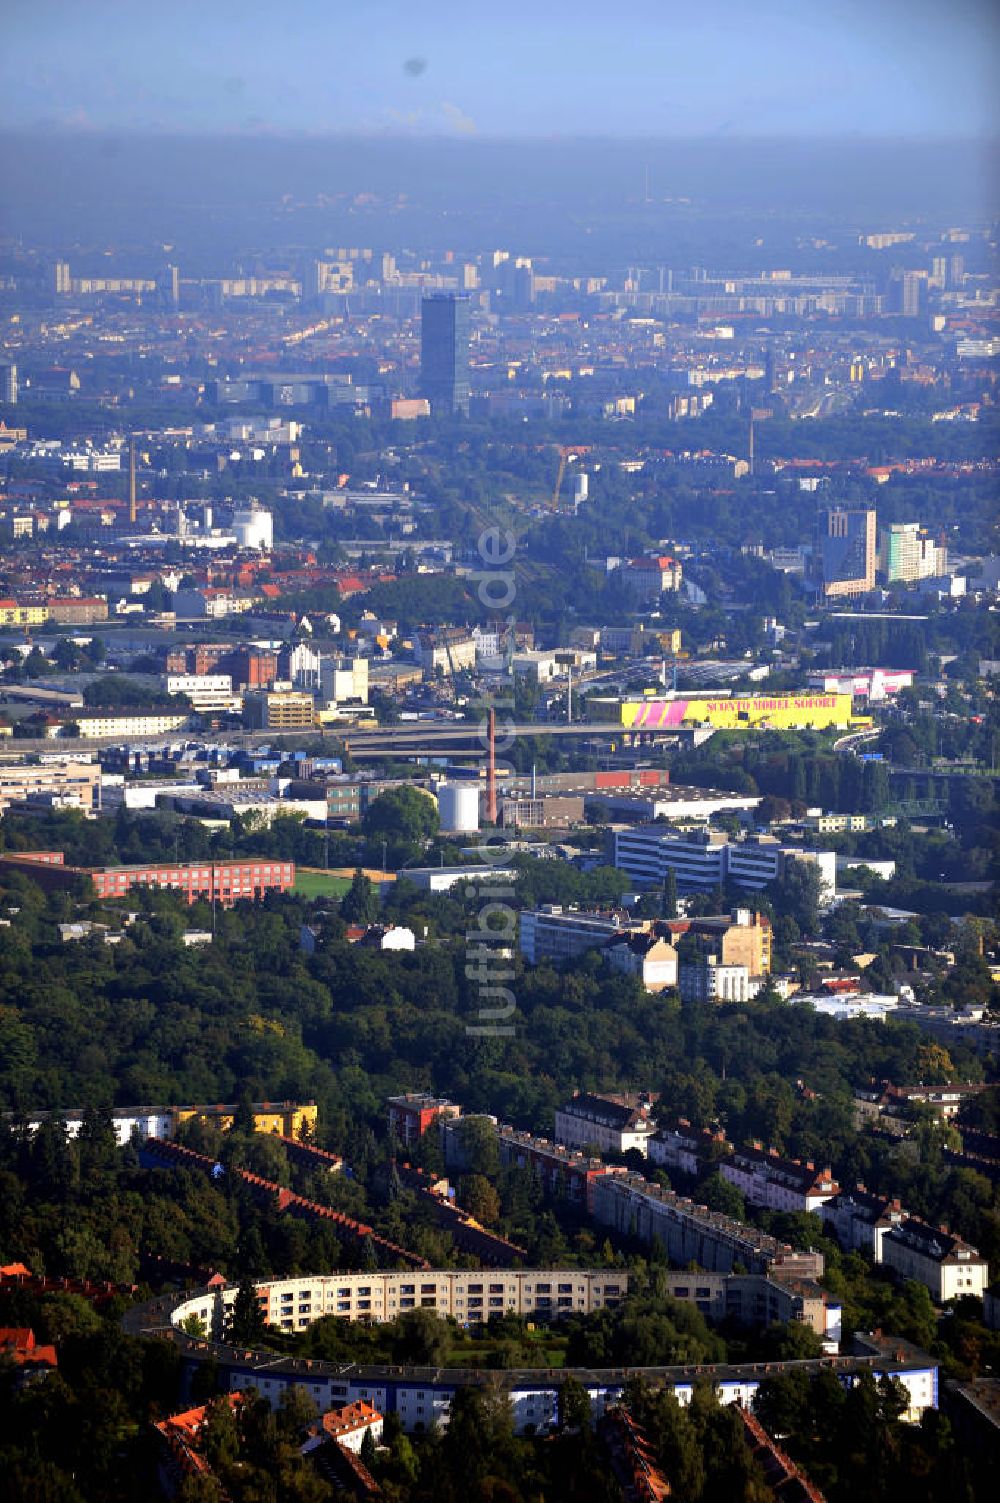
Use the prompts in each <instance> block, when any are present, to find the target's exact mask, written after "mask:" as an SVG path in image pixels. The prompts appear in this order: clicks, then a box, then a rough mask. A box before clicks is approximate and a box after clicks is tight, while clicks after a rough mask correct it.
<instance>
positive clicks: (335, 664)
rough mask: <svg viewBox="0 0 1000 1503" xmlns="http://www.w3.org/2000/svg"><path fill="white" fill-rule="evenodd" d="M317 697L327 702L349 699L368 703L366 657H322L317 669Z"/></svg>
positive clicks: (334, 702)
mask: <svg viewBox="0 0 1000 1503" xmlns="http://www.w3.org/2000/svg"><path fill="white" fill-rule="evenodd" d="M318 688H319V697H320V699H321V700H323V701H324V702H325V703H327V704H341V703H343V702H344V701H345V700H351V701H354V702H356V703H358V704H363V705H366V704H367V703H368V659H367V658H323V659H322V660H321V662H320V670H319V685H318Z"/></svg>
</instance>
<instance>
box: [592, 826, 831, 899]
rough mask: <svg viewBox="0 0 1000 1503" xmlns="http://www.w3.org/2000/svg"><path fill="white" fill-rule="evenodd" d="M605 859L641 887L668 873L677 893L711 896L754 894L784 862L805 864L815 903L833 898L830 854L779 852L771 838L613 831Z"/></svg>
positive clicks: (714, 832)
mask: <svg viewBox="0 0 1000 1503" xmlns="http://www.w3.org/2000/svg"><path fill="white" fill-rule="evenodd" d="M754 802H756V801H754ZM667 808H668V809H669V806H667ZM611 859H612V864H613V865H614V866H616V867H618V868H619V869H620V870H621V871H624V872H627V873H628V875H629V876H630V877H631V878H632V879H633V880H634V881H635V882H637V883H641V884H643V885H646V886H659V885H660V884H661V883H662V882H663V879H664V877H665V876H666V874H667V872H668V871H673V872H674V874H675V876H676V878H677V886H678V888H679V889H680V890H681V891H682V892H712V891H714V889H715V888H717V887H723V886H724V885H725V883H726V882H733V883H735V884H736V885H737V886H739V887H743V888H746V889H747V890H748V891H750V892H759V891H760V889H761V888H764V887H766V886H767V885H768V883H769V882H773V881H774V880H775V879H776V878H777V877H780V876H781V875H782V873H783V872H784V871H785V870H786V867H787V865H788V863H789V862H791V861H806V862H810V863H812V864H813V865H814V866H815V867H816V869H817V870H818V872H819V875H820V896H821V900H822V901H824V902H827V901H829V900H830V899H831V898H832V897H833V896H834V894H835V892H836V883H837V861H836V854H835V852H833V851H813V850H808V849H805V848H803V847H799V846H783V845H780V844H779V843H778V841H777V840H775V839H774V837H773V836H771V835H751V836H749V837H748V838H747V839H745V840H730V839H729V837H728V835H726V834H725V833H724V832H722V831H719V830H698V831H696V832H695V833H693V834H690V835H670V834H664V833H663V832H662V831H661V830H659V829H657V828H656V827H655V826H651V825H646V826H643V827H641V828H638V829H631V830H615V831H614V832H613V835H612V855H611Z"/></svg>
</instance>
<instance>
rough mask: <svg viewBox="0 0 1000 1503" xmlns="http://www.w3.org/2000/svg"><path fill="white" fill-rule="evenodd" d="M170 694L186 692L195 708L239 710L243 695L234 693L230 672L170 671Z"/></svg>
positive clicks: (167, 680) (168, 686)
mask: <svg viewBox="0 0 1000 1503" xmlns="http://www.w3.org/2000/svg"><path fill="white" fill-rule="evenodd" d="M165 677H166V690H167V693H168V694H186V695H187V697H188V699H189V700H190V701H191V706H192V708H193V709H195V710H234V709H235V710H238V709H240V708H241V706H242V704H243V696H242V695H241V694H234V693H233V680H232V678H231V676H230V675H229V674H228V673H168V674H166V675H165Z"/></svg>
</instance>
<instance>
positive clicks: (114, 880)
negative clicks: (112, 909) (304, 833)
mask: <svg viewBox="0 0 1000 1503" xmlns="http://www.w3.org/2000/svg"><path fill="white" fill-rule="evenodd" d="M0 862H3V864H4V865H8V866H14V867H17V868H19V869H20V870H21V871H23V872H24V873H25V874H26V875H27V876H30V877H32V878H33V879H34V880H35V881H36V882H37V883H38V885H39V886H40V887H44V888H45V890H46V891H47V892H53V891H56V890H70V891H72V890H74V889H76V888H78V887H79V885H80V881H81V879H82V878H85V877H89V878H90V880H91V881H92V882H93V884H94V888H95V890H96V892H97V896H98V897H99V898H124V897H127V896H128V894H129V893H130V892H131V891H132V889H133V888H134V887H158V888H160V889H163V890H166V891H173V892H179V893H180V894H181V896H182V897H184V898H185V900H186V901H187V902H188V903H195V902H197V901H198V899H199V898H205V899H207V900H208V901H209V902H211V901H212V899H213V898H214V900H215V901H216V902H217V903H221V904H222V905H223V907H226V908H228V907H230V906H231V905H232V904H233V903H237V902H239V901H240V900H241V899H250V900H251V901H253V902H256V901H257V900H258V899H260V898H262V897H263V896H264V894H265V893H268V892H290V891H291V889H292V888H293V887H294V886H295V862H294V861H280V860H278V858H277V857H274V858H272V857H270V856H254V857H251V858H250V859H249V860H248V861H196V862H192V863H190V864H189V865H184V864H177V865H174V864H173V863H171V862H166V863H163V864H157V865H150V866H103V867H88V866H65V865H64V864H63V861H62V854H61V852H58V851H44V852H43V851H14V852H9V853H5V854H4V855H3V856H0Z"/></svg>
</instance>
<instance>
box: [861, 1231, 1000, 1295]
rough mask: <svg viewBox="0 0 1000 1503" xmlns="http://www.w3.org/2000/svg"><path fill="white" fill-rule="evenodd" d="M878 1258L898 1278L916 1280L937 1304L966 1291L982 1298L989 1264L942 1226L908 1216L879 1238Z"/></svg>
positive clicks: (968, 1245) (977, 1252)
mask: <svg viewBox="0 0 1000 1503" xmlns="http://www.w3.org/2000/svg"><path fill="white" fill-rule="evenodd" d="M882 1261H883V1263H885V1265H886V1267H887V1268H892V1269H894V1270H895V1271H896V1273H897V1274H898V1275H899V1277H900V1278H902V1279H916V1281H917V1282H918V1283H920V1284H923V1285H924V1286H925V1287H926V1288H927V1289H929V1290H930V1294H931V1298H932V1299H933V1300H935V1301H936V1302H937V1303H938V1304H944V1303H945V1301H946V1300H950V1299H958V1298H960V1297H961V1296H962V1295H966V1294H970V1295H973V1296H974V1297H975V1298H977V1299H982V1297H983V1295H984V1294H985V1292H986V1286H987V1284H988V1283H989V1281H990V1279H989V1265H988V1264H987V1262H986V1259H985V1258H983V1257H980V1254H979V1251H978V1249H977V1248H975V1247H972V1246H971V1245H970V1244H969V1243H968V1242H965V1241H964V1240H963V1239H962V1238H961V1237H959V1236H956V1235H955V1234H954V1233H953V1232H949V1230H948V1228H947V1227H944V1226H928V1225H927V1223H926V1222H924V1221H919V1220H918V1219H917V1217H915V1216H908V1217H906V1218H905V1219H904V1220H903V1221H901V1222H900V1224H899V1225H898V1226H894V1227H892V1229H891V1230H890V1231H887V1232H886V1233H885V1235H884V1236H883V1238H882Z"/></svg>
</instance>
